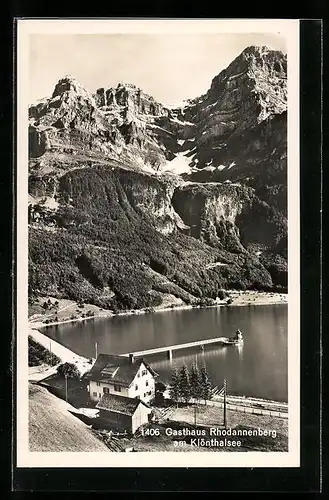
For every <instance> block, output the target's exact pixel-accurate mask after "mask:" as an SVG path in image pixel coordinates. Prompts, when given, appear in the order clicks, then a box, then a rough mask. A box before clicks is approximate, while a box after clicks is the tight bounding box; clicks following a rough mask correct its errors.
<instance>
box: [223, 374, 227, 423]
mask: <svg viewBox="0 0 329 500" xmlns="http://www.w3.org/2000/svg"><path fill="white" fill-rule="evenodd" d="M223 414H224V427H225V429H226V426H227V420H226V378H224V412H223Z"/></svg>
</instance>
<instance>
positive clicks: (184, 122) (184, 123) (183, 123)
mask: <svg viewBox="0 0 329 500" xmlns="http://www.w3.org/2000/svg"><path fill="white" fill-rule="evenodd" d="M170 120H171V121H172V122H176V123H180V124H181V125H194V123H192V122H188V121H185V120H184V121H182V120H178V118H170Z"/></svg>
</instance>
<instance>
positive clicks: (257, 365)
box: [43, 304, 288, 401]
mask: <svg viewBox="0 0 329 500" xmlns="http://www.w3.org/2000/svg"><path fill="white" fill-rule="evenodd" d="M287 317H288V307H287V305H286V304H279V305H268V306H243V307H237V306H236V307H234V306H230V307H218V308H205V309H191V310H180V311H179V310H177V311H175V310H171V311H167V312H159V313H156V314H145V315H135V316H115V317H113V318H95V319H93V320H88V321H85V322H76V323H67V324H62V325H57V326H51V327H46V328H45V329H44V330H43V333H45V335H47V336H49V337H50V338H52V339H55V340H57V341H58V342H60V343H61V344H63V345H64V346H66V347H68V348H70V349H72V350H73V351H75V352H76V353H78V354H81V355H83V356H86V357H89V358H91V357H95V342H97V345H98V353H112V354H123V353H128V352H134V351H140V350H143V349H152V348H154V347H161V346H170V345H175V344H181V343H185V342H192V341H194V340H201V339H208V338H214V337H221V336H232V335H234V334H235V331H236V330H237V329H238V328H240V330H241V331H242V332H243V334H244V344H243V346H239V347H237V346H227V347H218V346H209V347H207V346H206V347H205V349H204V351H202V350H201V348H200V347H197V348H193V349H189V350H184V351H176V352H173V359H172V361H171V362H170V361H169V360H168V359H167V358H166V353H163V354H157V355H153V356H149V357H148V358H147V361H148V362H149V363H150V364H151V366H152V367H153V369H154V370H155V371H156V372H157V373H158V374H159V376H160V378H161V379H162V380H164V381H169V380H170V374H171V370H172V367H173V366H177V367H178V368H179V367H180V366H181V364H183V363H184V362H185V363H186V364H187V365H188V366H189V365H191V363H192V362H193V361H195V360H197V362H198V365H199V366H201V365H202V364H203V363H205V364H206V367H207V370H208V372H209V373H210V375H211V378H212V381H213V383H214V384H216V385H218V386H222V384H223V379H224V378H225V377H226V379H227V387H228V392H229V393H230V394H240V395H246V396H255V397H261V398H269V399H274V400H278V401H287Z"/></svg>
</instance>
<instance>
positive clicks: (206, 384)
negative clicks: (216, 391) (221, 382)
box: [200, 365, 212, 402]
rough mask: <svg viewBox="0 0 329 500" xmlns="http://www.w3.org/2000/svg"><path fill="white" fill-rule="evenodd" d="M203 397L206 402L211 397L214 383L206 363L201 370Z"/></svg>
mask: <svg viewBox="0 0 329 500" xmlns="http://www.w3.org/2000/svg"><path fill="white" fill-rule="evenodd" d="M200 382H201V397H202V399H204V401H205V402H206V401H207V400H208V399H210V395H211V388H212V384H211V381H210V377H209V374H208V372H207V369H206V367H205V365H204V366H203V367H202V368H201V370H200Z"/></svg>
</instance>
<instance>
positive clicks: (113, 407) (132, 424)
mask: <svg viewBox="0 0 329 500" xmlns="http://www.w3.org/2000/svg"><path fill="white" fill-rule="evenodd" d="M96 408H97V409H98V410H99V418H100V419H102V421H103V422H104V426H105V427H110V428H111V429H115V430H117V431H123V430H125V431H127V432H130V433H131V434H134V433H135V432H136V431H137V429H138V428H139V427H140V426H141V425H144V424H146V423H147V422H148V419H149V414H150V413H151V408H150V407H149V406H148V404H147V403H145V402H144V401H141V400H140V399H137V398H128V397H126V396H118V395H116V394H104V395H103V396H102V398H101V400H100V401H99V402H98V403H97V405H96Z"/></svg>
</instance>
